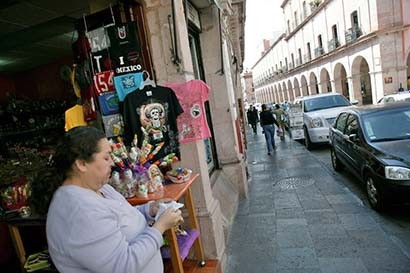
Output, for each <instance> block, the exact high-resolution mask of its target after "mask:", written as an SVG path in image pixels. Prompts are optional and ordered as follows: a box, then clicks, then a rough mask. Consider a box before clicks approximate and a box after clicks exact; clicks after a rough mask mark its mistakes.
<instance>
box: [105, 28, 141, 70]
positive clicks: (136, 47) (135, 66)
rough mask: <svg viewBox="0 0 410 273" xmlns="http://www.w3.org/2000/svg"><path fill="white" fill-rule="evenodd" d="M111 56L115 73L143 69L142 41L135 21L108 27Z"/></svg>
mask: <svg viewBox="0 0 410 273" xmlns="http://www.w3.org/2000/svg"><path fill="white" fill-rule="evenodd" d="M107 33H108V36H109V39H110V44H111V46H110V47H109V52H110V57H111V61H112V66H113V69H114V73H115V75H122V74H127V73H135V72H141V71H142V51H141V43H140V42H139V40H138V36H137V29H136V24H135V23H134V22H129V23H124V24H117V25H114V26H110V27H108V28H107Z"/></svg>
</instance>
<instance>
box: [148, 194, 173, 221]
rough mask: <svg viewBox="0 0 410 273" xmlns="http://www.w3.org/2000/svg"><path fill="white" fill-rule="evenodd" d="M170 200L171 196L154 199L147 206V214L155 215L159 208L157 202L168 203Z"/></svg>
mask: <svg viewBox="0 0 410 273" xmlns="http://www.w3.org/2000/svg"><path fill="white" fill-rule="evenodd" d="M171 201H172V199H171V198H164V199H159V200H156V201H154V202H152V203H151V205H150V207H149V215H150V216H151V217H155V215H157V212H158V210H159V204H160V203H169V202H171Z"/></svg>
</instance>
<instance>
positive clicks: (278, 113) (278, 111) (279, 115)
mask: <svg viewBox="0 0 410 273" xmlns="http://www.w3.org/2000/svg"><path fill="white" fill-rule="evenodd" d="M273 113H274V114H275V118H276V121H277V122H278V124H279V126H278V127H279V128H278V130H279V129H280V133H279V136H280V139H281V140H285V121H286V115H285V111H284V110H283V109H282V108H280V105H279V104H276V105H275V110H273Z"/></svg>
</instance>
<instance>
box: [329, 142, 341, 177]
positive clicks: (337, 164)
mask: <svg viewBox="0 0 410 273" xmlns="http://www.w3.org/2000/svg"><path fill="white" fill-rule="evenodd" d="M330 157H331V159H332V167H333V169H334V170H335V171H337V172H340V171H341V170H343V164H342V162H341V161H340V159H339V158H337V155H336V152H335V149H334V148H331V149H330Z"/></svg>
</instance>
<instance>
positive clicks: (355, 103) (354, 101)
mask: <svg viewBox="0 0 410 273" xmlns="http://www.w3.org/2000/svg"><path fill="white" fill-rule="evenodd" d="M350 103H351V104H353V105H358V104H359V101H358V100H352V101H351V102H350Z"/></svg>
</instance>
